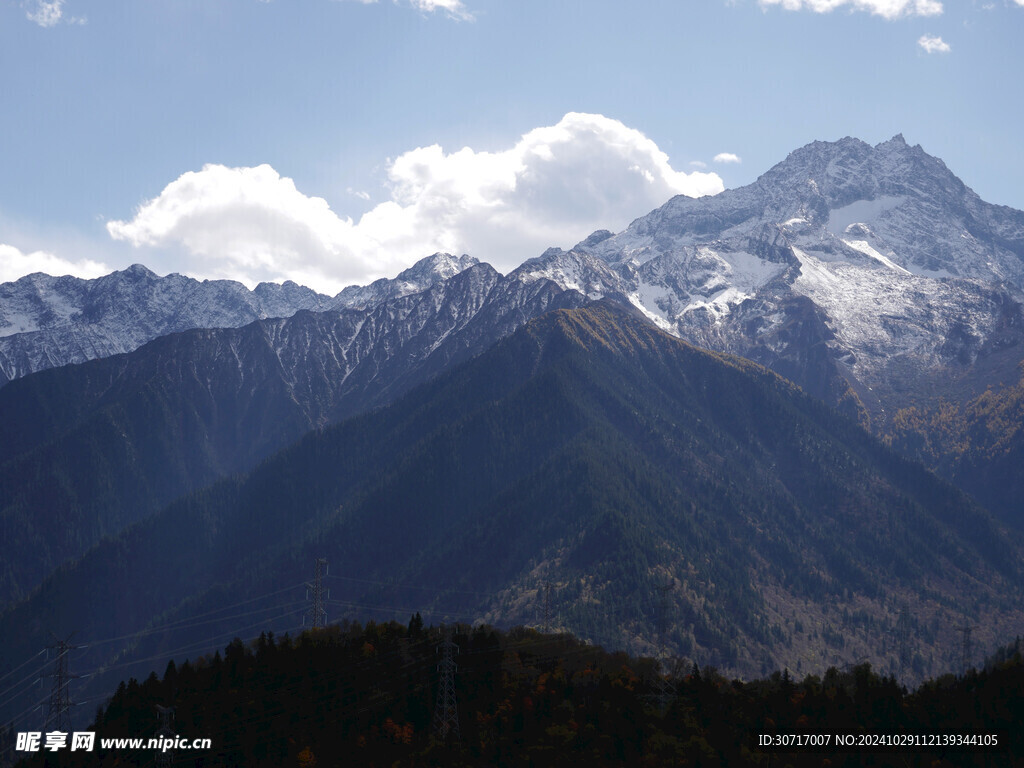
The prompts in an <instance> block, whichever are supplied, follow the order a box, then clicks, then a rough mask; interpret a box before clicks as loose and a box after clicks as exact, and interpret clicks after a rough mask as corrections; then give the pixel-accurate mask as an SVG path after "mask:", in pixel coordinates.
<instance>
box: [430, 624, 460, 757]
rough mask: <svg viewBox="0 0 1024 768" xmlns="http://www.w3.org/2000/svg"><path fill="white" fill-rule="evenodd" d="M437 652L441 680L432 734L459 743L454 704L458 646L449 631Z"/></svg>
mask: <svg viewBox="0 0 1024 768" xmlns="http://www.w3.org/2000/svg"><path fill="white" fill-rule="evenodd" d="M437 650H438V652H439V653H440V654H441V663H440V664H438V665H437V669H438V671H439V672H440V673H441V679H440V681H439V684H438V688H437V706H436V707H435V708H434V733H435V734H436V735H437V737H438V738H439V739H441V740H442V741H446V740H447V739H448V738H454V739H455V741H460V740H461V736H460V734H459V712H458V708H457V707H456V704H455V666H456V665H455V654H457V653H458V652H459V646H457V645H456V644H455V643H454V642H453V641H452V638H451V633H450V631H446V632H445V636H444V642H443V643H441V644H440V645H439V646H437Z"/></svg>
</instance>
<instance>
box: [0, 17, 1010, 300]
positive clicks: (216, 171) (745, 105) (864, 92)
mask: <svg viewBox="0 0 1024 768" xmlns="http://www.w3.org/2000/svg"><path fill="white" fill-rule="evenodd" d="M1022 31H1024V0H942V1H941V2H940V0H688V1H687V2H667V1H664V2H650V1H649V0H634V2H631V3H622V2H610V1H608V0H588V2H583V1H582V0H555V1H554V2H551V1H550V0H548V1H547V2H537V1H535V0H519V2H515V3H513V2H508V1H507V0H377V1H376V2H375V1H373V0H148V1H147V2H138V1H137V0H102V2H101V1H100V0H0V112H2V114H3V119H2V120H0V171H2V176H0V281H8V280H13V279H16V278H18V277H20V276H22V275H25V274H28V273H31V272H36V271H43V272H48V273H50V274H75V275H79V276H84V277H93V276H97V275H99V274H103V273H105V272H109V271H111V270H113V269H121V268H124V267H126V266H128V265H130V264H132V263H135V262H140V263H143V264H146V265H147V266H149V267H150V268H151V269H153V270H155V271H157V272H158V273H160V274H166V273H169V272H182V273H184V274H190V275H193V276H195V277H200V278H220V277H230V278H233V279H238V280H242V281H243V282H246V283H247V284H249V285H254V284H255V283H256V282H258V281H260V280H274V281H281V280H285V279H291V280H295V281H296V282H299V283H303V284H306V285H309V286H311V287H314V288H317V289H318V290H321V291H324V292H326V293H332V294H333V293H336V292H337V291H338V290H340V289H341V287H343V286H345V285H349V284H352V283H366V282H369V281H370V280H373V279H375V278H377V277H381V276H393V275H394V274H396V273H397V272H398V271H400V270H401V269H402V268H404V267H406V266H409V265H410V264H412V263H413V262H414V261H416V260H417V259H418V258H421V257H422V256H426V255H429V254H430V253H433V252H434V251H437V250H446V251H450V252H457V253H470V254H471V255H473V256H476V257H477V258H479V259H481V260H482V261H488V262H490V263H492V264H493V265H494V266H495V267H497V268H498V269H500V270H502V271H507V270H509V269H511V268H512V267H514V266H515V265H517V264H518V263H520V262H521V261H523V260H525V259H527V258H530V257H532V256H536V255H539V254H540V253H541V252H542V251H543V250H544V249H545V248H546V247H548V246H560V247H569V246H571V245H573V244H574V243H575V242H577V241H578V240H580V239H582V238H583V237H586V235H587V234H589V233H590V232H591V231H593V230H595V229H599V228H606V229H611V230H620V229H622V228H624V227H625V226H626V225H628V223H629V222H630V221H631V220H632V219H634V218H636V217H637V216H641V215H643V214H645V213H647V212H648V211H650V210H651V209H653V208H655V207H657V206H659V205H661V204H662V203H663V202H665V201H666V200H667V199H668V198H669V197H671V196H672V195H674V194H680V193H682V194H690V195H701V194H714V193H716V192H718V191H720V190H722V189H723V188H731V187H737V186H741V185H743V184H747V183H749V182H751V181H753V180H754V179H755V178H757V176H759V175H760V174H761V173H763V172H764V171H766V170H767V169H768V168H769V167H771V166H772V165H774V164H775V163H777V162H779V161H781V160H783V159H784V158H785V157H786V155H787V154H788V153H789V152H791V151H792V150H794V149H796V148H798V147H800V146H802V145H804V144H806V143H808V142H810V141H813V140H817V139H820V140H835V139H839V138H841V137H843V136H856V137H858V138H861V139H863V140H865V141H867V142H869V143H871V144H876V143H878V142H881V141H885V140H886V139H888V138H890V137H892V136H893V135H895V134H897V133H902V134H903V135H904V137H905V138H906V140H907V141H908V142H909V143H911V144H921V145H922V146H923V148H924V149H925V150H926V151H927V152H929V153H930V154H933V155H935V156H937V157H940V158H941V159H943V160H944V161H945V163H946V165H947V166H949V168H950V169H951V170H952V171H953V172H954V173H956V174H957V175H958V176H959V177H960V178H961V179H963V180H964V182H965V183H966V184H967V185H968V186H970V187H972V188H973V189H974V190H975V191H976V192H977V193H978V194H979V195H981V197H982V198H984V199H985V200H988V201H990V202H993V203H999V204H1004V205H1010V206H1012V207H1015V208H1020V209H1024V184H1022V183H1021V180H1022V179H1024V152H1022V151H1021V148H1020V142H1021V140H1022V133H1021V125H1022V117H1024V106H1022V103H1024V99H1022V98H1021V91H1022V87H1021V84H1020V83H1021V75H1022V73H1024V67H1022V65H1024V53H1021V45H1020V41H1021V37H1022V35H1021V32H1022Z"/></svg>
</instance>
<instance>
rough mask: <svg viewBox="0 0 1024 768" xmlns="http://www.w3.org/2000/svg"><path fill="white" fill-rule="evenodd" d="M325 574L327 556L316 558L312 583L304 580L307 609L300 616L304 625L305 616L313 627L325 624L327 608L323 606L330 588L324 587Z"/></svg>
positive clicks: (317, 627) (322, 626)
mask: <svg viewBox="0 0 1024 768" xmlns="http://www.w3.org/2000/svg"><path fill="white" fill-rule="evenodd" d="M326 575H327V558H326V557H318V558H317V559H316V573H315V575H314V577H313V583H312V584H310V583H309V582H306V599H307V600H309V603H310V605H309V610H307V611H306V615H305V616H303V617H302V625H303V626H305V625H306V618H307V617H308V618H309V625H310V626H311V627H312V628H313V629H323V628H324V627H325V626H327V610H326V609H325V608H324V600H326V599H327V598H329V597H330V590H329V589H324V576H326Z"/></svg>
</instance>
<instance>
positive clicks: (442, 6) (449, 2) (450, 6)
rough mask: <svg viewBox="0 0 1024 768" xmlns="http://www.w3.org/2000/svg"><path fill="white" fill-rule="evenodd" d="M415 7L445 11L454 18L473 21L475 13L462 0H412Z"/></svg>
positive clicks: (425, 10) (425, 11) (427, 10)
mask: <svg viewBox="0 0 1024 768" xmlns="http://www.w3.org/2000/svg"><path fill="white" fill-rule="evenodd" d="M411 2H412V6H413V8H416V9H417V10H420V11H423V12H424V13H432V12H433V11H444V12H445V13H446V14H447V15H448V16H450V17H451V18H453V19H459V20H462V21H472V20H473V14H471V13H470V12H469V11H468V10H466V6H464V5H463V4H462V3H461V2H460V0H411Z"/></svg>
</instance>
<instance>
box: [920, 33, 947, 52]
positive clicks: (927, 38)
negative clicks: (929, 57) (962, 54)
mask: <svg viewBox="0 0 1024 768" xmlns="http://www.w3.org/2000/svg"><path fill="white" fill-rule="evenodd" d="M917 44H918V45H919V46H921V47H922V48H923V49H924V50H925V53H949V43H947V42H945V41H943V39H942V38H941V37H935V36H933V35H921V37H920V38H919V39H918V41H917Z"/></svg>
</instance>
